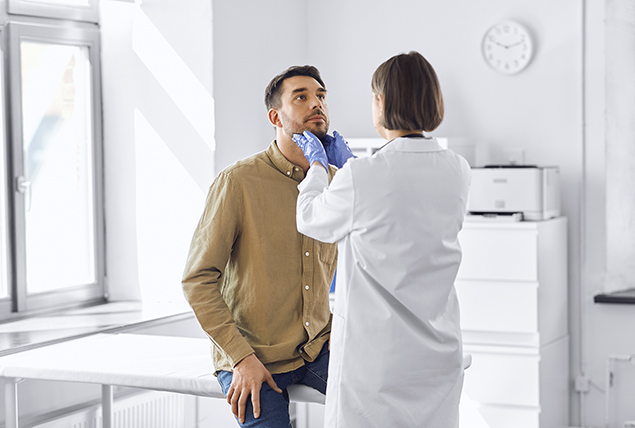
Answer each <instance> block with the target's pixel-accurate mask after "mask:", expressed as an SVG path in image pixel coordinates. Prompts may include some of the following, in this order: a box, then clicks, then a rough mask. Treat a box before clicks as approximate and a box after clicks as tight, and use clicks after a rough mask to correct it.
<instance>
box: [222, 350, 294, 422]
mask: <svg viewBox="0 0 635 428" xmlns="http://www.w3.org/2000/svg"><path fill="white" fill-rule="evenodd" d="M264 382H267V384H268V385H269V386H270V387H271V388H272V389H273V390H274V391H276V392H279V393H282V390H281V389H280V388H278V385H277V384H276V382H275V381H274V380H273V377H271V373H269V370H267V369H266V368H265V366H264V365H263V364H262V363H261V362H260V360H259V359H258V357H256V355H255V354H251V355H249V356H248V357H246V358H245V359H244V360H242V361H241V362H239V363H238V364H236V367H234V373H233V376H232V383H231V385H230V386H229V390H228V391H227V402H228V403H229V404H231V405H232V413H233V414H234V416H236V417H237V418H238V420H240V423H241V424H242V423H244V422H245V408H246V407H247V400H248V399H249V395H251V404H252V405H253V408H254V418H256V419H257V418H258V417H260V388H262V384H263V383H264Z"/></svg>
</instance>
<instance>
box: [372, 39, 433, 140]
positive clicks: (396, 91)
mask: <svg viewBox="0 0 635 428" xmlns="http://www.w3.org/2000/svg"><path fill="white" fill-rule="evenodd" d="M371 88H372V90H373V92H374V93H375V94H380V95H382V96H383V97H384V112H383V117H382V118H381V122H380V124H381V125H382V126H383V127H384V128H386V129H391V130H423V131H432V130H434V129H436V128H437V127H438V126H439V125H440V124H441V121H442V120H443V112H444V108H443V96H442V95H441V86H440V85H439V80H438V79H437V74H436V73H435V71H434V69H433V68H432V66H431V65H430V63H429V62H428V61H426V59H425V58H424V57H423V56H422V55H421V54H420V53H419V52H415V51H412V52H410V53H407V54H399V55H395V56H393V57H392V58H390V59H389V60H387V61H386V62H384V63H383V64H381V65H380V66H379V67H377V70H375V73H374V74H373V78H372V81H371Z"/></svg>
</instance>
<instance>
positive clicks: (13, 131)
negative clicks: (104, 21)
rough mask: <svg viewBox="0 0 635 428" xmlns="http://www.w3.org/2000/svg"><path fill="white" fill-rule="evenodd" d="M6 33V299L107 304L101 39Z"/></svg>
mask: <svg viewBox="0 0 635 428" xmlns="http://www.w3.org/2000/svg"><path fill="white" fill-rule="evenodd" d="M8 31H9V34H8V36H9V43H8V46H9V56H8V58H9V67H8V69H9V76H8V77H9V83H10V85H9V86H10V88H11V89H10V91H11V92H10V93H9V94H8V96H9V101H10V102H9V107H10V109H9V111H10V132H9V134H10V135H11V144H10V145H11V150H10V153H11V165H12V170H11V174H10V177H12V180H13V183H12V184H13V187H14V188H13V198H12V199H9V200H10V201H11V204H12V206H10V207H8V208H9V210H10V211H12V214H13V215H12V217H11V218H12V223H10V226H11V227H12V229H13V230H14V231H15V232H14V236H15V239H14V240H13V243H12V245H11V246H10V247H9V245H7V244H6V243H7V242H9V241H8V240H7V239H5V240H4V242H5V248H11V249H12V255H13V260H14V263H13V266H14V269H13V271H12V275H11V276H12V278H10V281H11V283H13V284H14V287H13V290H14V291H15V293H14V295H11V293H7V294H6V295H5V298H10V300H11V304H12V306H13V308H14V310H17V311H19V312H21V311H31V310H37V309H42V308H48V307H56V306H57V307H59V306H61V305H69V304H72V303H80V302H86V301H91V300H96V299H101V298H103V294H104V286H103V277H104V266H103V215H102V203H101V201H102V182H101V177H102V173H101V171H102V168H101V127H100V123H101V112H100V104H101V101H100V89H99V88H100V85H99V55H98V46H99V33H98V31H97V29H90V30H87V29H78V28H57V27H45V26H41V25H38V26H35V25H29V24H22V23H10V24H9V25H8ZM5 176H6V174H5ZM9 181H11V180H9ZM4 211H5V212H6V210H4ZM5 222H6V220H5ZM5 252H8V250H6V249H5ZM3 271H4V270H3ZM1 297H2V296H0V298H1Z"/></svg>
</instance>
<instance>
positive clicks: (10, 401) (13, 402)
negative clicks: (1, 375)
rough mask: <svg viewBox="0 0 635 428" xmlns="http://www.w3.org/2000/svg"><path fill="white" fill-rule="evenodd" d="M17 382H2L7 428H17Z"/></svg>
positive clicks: (7, 380) (12, 380)
mask: <svg viewBox="0 0 635 428" xmlns="http://www.w3.org/2000/svg"><path fill="white" fill-rule="evenodd" d="M18 382H20V379H5V381H4V414H5V419H6V422H5V423H6V427H7V428H18Z"/></svg>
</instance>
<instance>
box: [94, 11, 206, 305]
mask: <svg viewBox="0 0 635 428" xmlns="http://www.w3.org/2000/svg"><path fill="white" fill-rule="evenodd" d="M100 13H101V29H102V66H103V97H102V98H103V111H104V113H103V114H104V164H105V167H104V170H105V194H106V196H105V199H106V200H105V205H106V245H107V248H106V250H107V251H106V264H107V266H106V270H107V281H108V287H109V292H110V298H111V300H126V299H139V298H142V297H143V298H144V300H153V301H179V302H183V303H184V299H183V296H182V291H181V285H180V280H181V274H182V271H183V266H184V263H185V258H186V256H187V251H188V248H189V242H190V239H191V237H192V234H193V231H194V228H195V226H196V222H197V221H198V218H199V217H200V215H201V212H202V207H203V202H204V198H205V194H206V192H207V188H208V187H209V184H210V183H211V181H212V179H213V177H214V159H213V155H214V148H215V147H214V126H213V124H214V120H213V115H214V105H213V98H212V95H211V90H212V76H213V70H212V53H213V51H212V14H211V13H212V10H211V1H210V0H196V1H190V2H188V7H187V8H183V7H182V5H181V4H179V3H177V2H173V1H169V0H145V1H144V2H143V4H142V5H141V6H139V5H136V4H134V3H126V2H120V1H107V0H102V2H101V9H100Z"/></svg>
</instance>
